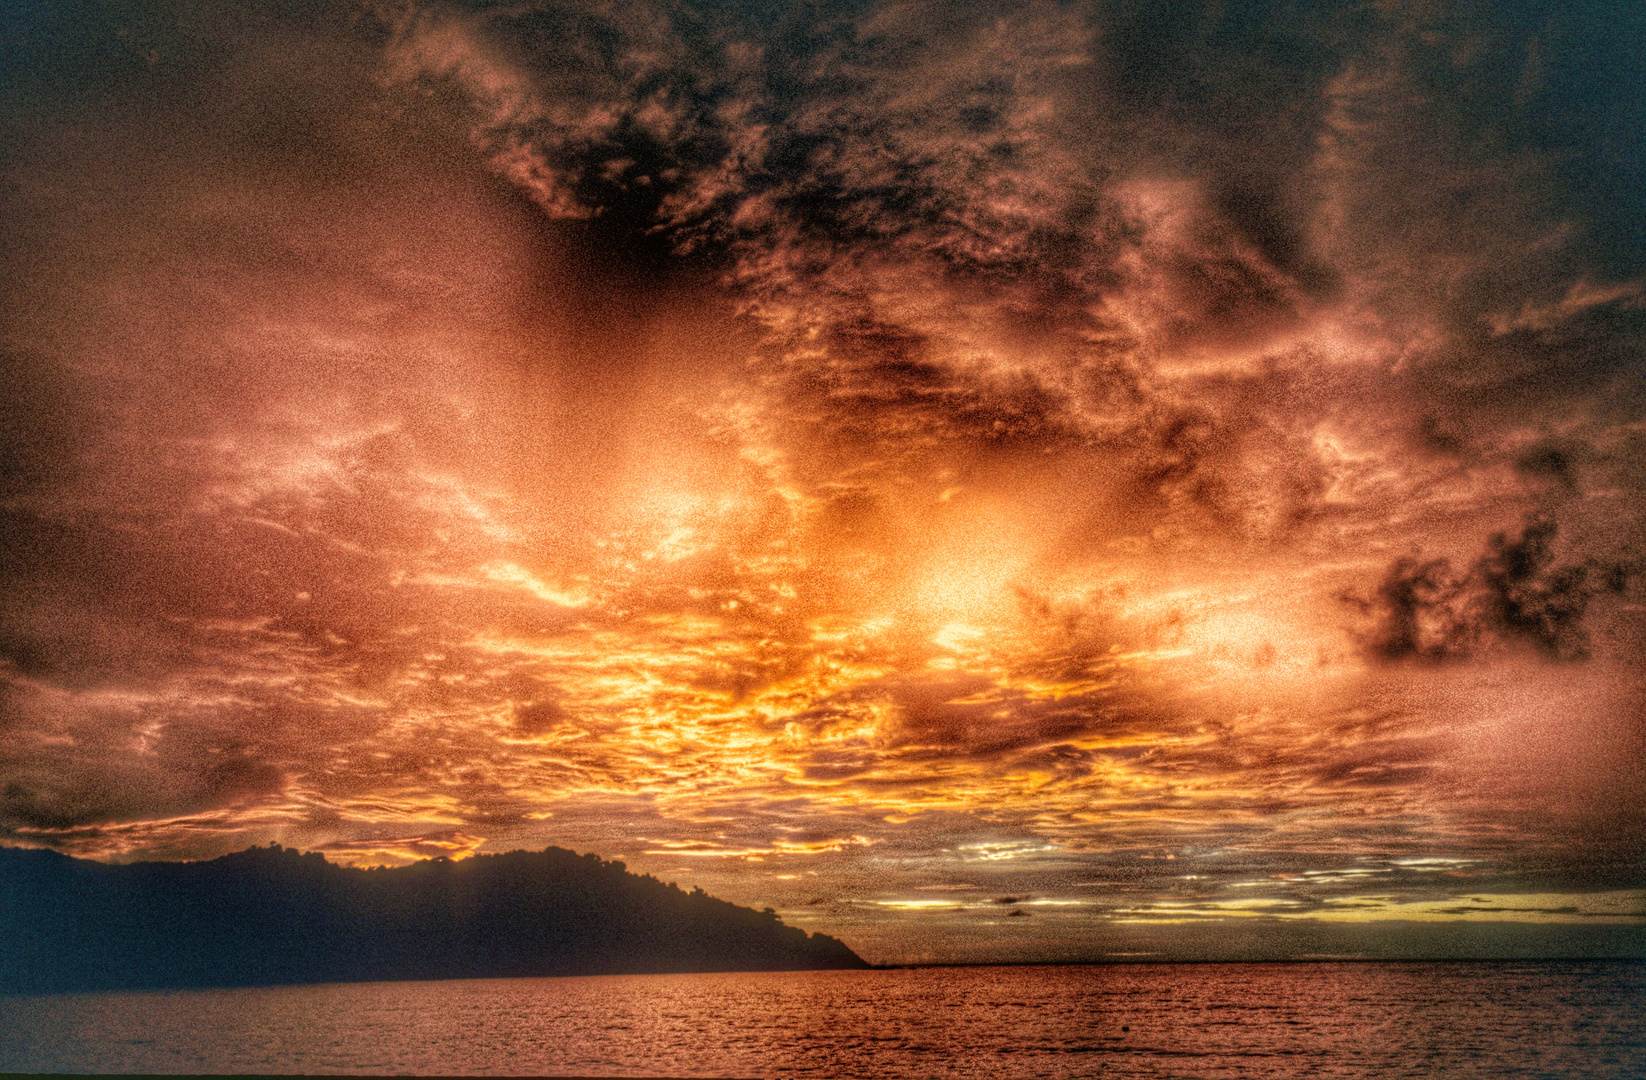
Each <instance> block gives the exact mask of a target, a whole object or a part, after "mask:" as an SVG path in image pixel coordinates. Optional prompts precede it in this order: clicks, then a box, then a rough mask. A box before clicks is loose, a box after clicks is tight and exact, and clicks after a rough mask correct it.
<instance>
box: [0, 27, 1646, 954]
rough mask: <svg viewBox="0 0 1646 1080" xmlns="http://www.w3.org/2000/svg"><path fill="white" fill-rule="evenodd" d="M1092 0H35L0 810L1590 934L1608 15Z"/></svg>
mask: <svg viewBox="0 0 1646 1080" xmlns="http://www.w3.org/2000/svg"><path fill="white" fill-rule="evenodd" d="M1127 11H1128V12H1130V14H1122V13H1119V12H1117V11H1111V10H1109V9H1108V8H1105V7H1101V6H1093V5H1083V4H1062V5H1054V4H1045V5H1011V6H1000V7H999V8H998V9H996V8H990V7H986V6H978V5H963V6H944V5H934V4H919V3H914V4H842V5H838V6H834V7H829V6H812V7H808V8H806V9H805V11H804V13H802V12H801V11H800V10H798V9H797V10H795V11H794V12H791V13H779V14H778V15H776V16H770V15H764V14H758V13H755V12H752V11H746V10H743V9H742V8H740V7H737V6H735V5H721V6H717V7H713V8H689V7H685V6H679V5H658V4H651V3H631V4H600V5H578V4H530V5H513V6H508V7H493V6H489V5H478V4H477V5H454V4H408V5H392V6H390V5H383V6H378V7H371V8H360V9H347V8H340V7H338V8H316V9H314V10H313V11H310V12H308V13H306V14H299V15H285V16H272V15H267V14H255V13H249V12H245V11H240V10H238V9H236V8H235V7H233V6H232V5H217V4H201V5H194V4H190V5H181V6H178V7H175V8H172V9H166V10H164V11H158V12H155V11H141V12H140V11H137V10H132V11H127V10H125V9H121V8H117V7H110V8H105V9H100V12H99V14H98V15H97V17H96V18H93V19H91V20H90V21H83V20H80V19H79V18H78V16H71V15H70V14H68V13H66V12H65V11H63V10H60V9H58V8H55V7H53V6H51V5H42V6H39V7H37V8H33V9H30V10H28V11H26V12H24V13H23V14H22V15H21V16H18V17H17V25H16V27H15V30H16V32H15V33H12V34H9V35H8V40H11V41H13V42H15V43H16V44H14V45H12V46H10V47H9V55H8V58H7V61H6V67H5V79H6V81H5V87H6V90H5V93H6V95H7V100H8V102H10V103H11V104H12V107H11V108H9V109H8V116H9V118H8V119H7V120H5V121H4V124H5V134H6V138H7V141H8V143H9V144H10V145H12V146H14V147H17V148H18V150H17V151H15V152H14V154H13V156H12V160H11V162H10V164H8V165H7V174H8V183H7V185H6V187H5V193H4V196H3V197H4V199H5V201H6V206H5V209H4V211H3V214H0V220H3V221H4V228H5V230H6V245H5V250H6V251H7V252H8V255H7V256H6V259H7V273H6V275H5V285H4V300H3V302H4V305H5V310H6V314H7V320H6V326H7V330H6V336H5V341H4V349H5V351H4V363H5V365H6V376H7V377H6V379H5V380H4V383H5V387H6V389H5V391H4V400H3V407H4V410H5V423H4V426H3V434H0V466H3V468H0V485H3V487H0V539H3V541H4V543H3V545H0V548H3V551H0V588H3V589H4V595H5V601H6V602H5V604H4V607H3V609H0V770H3V771H0V837H3V838H4V839H6V840H9V841H11V842H22V843H29V844H47V845H51V846H54V847H58V848H60V849H62V850H66V851H70V852H73V853H78V854H88V855H96V856H100V857H118V858H135V857H145V856H158V857H199V856H202V855H210V854H216V853H220V852H222V851H225V850H231V849H234V848H236V847H242V846H245V845H246V844H247V843H250V842H265V841H268V840H279V841H281V842H284V843H289V844H293V845H296V846H301V847H305V848H311V849H314V850H321V851H325V852H328V853H330V854H331V855H332V856H333V857H335V858H340V859H343V860H345V861H353V862H362V863H368V864H370V863H378V862H387V861H398V860H403V859H408V858H419V857H427V856H429V855H435V854H462V853H465V852H467V851H472V850H476V849H477V848H480V847H482V846H483V847H485V848H486V849H487V850H496V849H506V848H509V847H518V846H542V845H543V844H547V843H556V844H561V845H563V846H569V847H576V848H578V849H580V850H595V851H598V852H600V853H601V854H602V855H605V856H608V857H614V856H615V857H622V858H624V859H626V860H627V861H629V862H630V864H631V865H634V866H636V867H637V868H640V869H644V870H647V871H651V872H655V873H658V874H660V875H661V876H664V877H669V878H675V879H679V880H683V881H689V882H691V883H693V884H703V885H704V886H705V887H707V888H710V889H711V891H715V892H718V893H719V894H721V895H725V896H727V897H728V898H730V899H734V900H740V901H745V902H756V901H758V902H759V903H760V904H764V903H768V902H769V903H773V904H774V905H775V906H779V907H780V908H781V909H782V910H784V911H785V912H787V913H789V914H790V915H791V916H792V917H793V918H794V919H795V920H796V921H800V922H802V923H804V924H806V925H809V926H813V927H815V928H819V929H825V930H829V931H830V932H837V933H841V934H843V936H845V937H846V938H847V940H848V941H849V942H851V943H853V944H854V945H860V948H861V951H864V952H865V955H869V956H870V957H871V958H872V959H877V960H896V959H917V958H939V959H941V958H977V957H994V956H1052V955H1075V954H1079V955H1099V954H1101V953H1102V952H1103V951H1104V950H1105V949H1108V950H1110V951H1136V947H1137V946H1138V941H1139V940H1142V941H1143V943H1144V945H1147V946H1148V947H1149V948H1155V947H1160V948H1167V949H1168V951H1170V950H1172V949H1175V950H1177V952H1179V953H1186V954H1196V955H1202V954H1208V953H1210V952H1215V951H1216V948H1217V945H1216V943H1217V941H1218V940H1220V938H1219V935H1225V938H1224V940H1232V938H1228V937H1227V935H1231V934H1233V933H1234V931H1232V930H1230V927H1231V926H1232V925H1234V922H1237V921H1238V922H1240V923H1241V924H1242V925H1246V924H1252V925H1257V924H1261V926H1262V927H1264V930H1263V931H1262V934H1267V935H1269V936H1268V937H1267V938H1264V939H1263V940H1265V941H1268V942H1269V943H1270V944H1269V945H1264V946H1261V947H1258V946H1254V948H1259V951H1261V948H1272V949H1275V950H1279V951H1286V950H1287V949H1292V950H1293V951H1296V949H1297V948H1300V947H1301V946H1299V945H1298V944H1297V943H1298V942H1302V941H1304V940H1305V937H1307V935H1304V936H1301V937H1300V936H1299V935H1300V934H1303V931H1300V930H1296V929H1295V927H1296V926H1297V925H1298V924H1301V923H1305V922H1307V923H1309V925H1310V926H1311V927H1315V928H1316V929H1312V930H1310V931H1309V933H1315V932H1316V930H1318V926H1319V925H1323V924H1324V923H1328V922H1333V921H1343V920H1367V921H1370V920H1377V919H1397V920H1406V922H1407V923H1415V922H1421V921H1425V920H1431V919H1435V918H1448V919H1470V920H1481V919H1486V920H1490V921H1501V920H1508V921H1510V922H1516V921H1518V922H1520V923H1524V922H1535V921H1538V920H1552V921H1555V922H1561V923H1573V924H1606V925H1626V926H1627V925H1638V924H1639V923H1640V922H1641V921H1642V917H1643V914H1646V909H1643V908H1642V906H1641V904H1642V900H1641V888H1642V885H1643V883H1646V817H1643V815H1642V810H1641V807H1642V806H1646V766H1643V762H1646V728H1643V716H1646V711H1643V705H1646V698H1643V692H1646V687H1643V685H1642V676H1641V664H1640V660H1641V656H1642V646H1643V636H1642V633H1643V625H1642V610H1643V608H1642V601H1643V591H1646V590H1643V582H1642V569H1643V566H1646V563H1643V557H1646V543H1643V536H1642V525H1643V521H1642V515H1641V512H1640V509H1639V508H1640V507H1641V506H1643V505H1646V498H1643V496H1646V491H1643V487H1646V444H1643V438H1646V426H1643V425H1646V409H1643V400H1642V390H1643V383H1646V380H1643V367H1642V358H1641V355H1640V343H1641V340H1642V338H1641V330H1642V321H1643V320H1646V276H1643V273H1646V272H1643V268H1642V266H1641V264H1640V256H1639V252H1640V251H1642V250H1646V243H1643V242H1646V237H1643V236H1641V235H1640V233H1641V229H1642V226H1641V224H1640V222H1641V221H1643V220H1646V216H1642V215H1641V214H1640V213H1639V212H1638V211H1639V210H1640V208H1641V203H1642V197H1643V185H1642V176H1641V164H1640V162H1641V161H1642V160H1646V155H1642V154H1640V153H1639V152H1638V151H1639V150H1640V149H1641V146H1640V143H1641V133H1642V128H1643V125H1642V124H1641V121H1640V117H1639V115H1638V106H1637V105H1635V104H1634V100H1635V97H1636V96H1637V95H1636V94H1635V93H1634V91H1633V88H1634V87H1635V86H1636V85H1638V81H1637V76H1638V75H1639V74H1640V72H1639V56H1640V55H1641V53H1640V51H1639V50H1638V49H1635V48H1634V45H1637V44H1639V40H1640V32H1641V27H1640V25H1639V21H1640V20H1639V18H1638V17H1633V18H1634V21H1633V22H1628V21H1622V22H1614V21H1611V20H1613V19H1614V18H1616V19H1622V18H1623V16H1621V15H1611V14H1608V13H1607V12H1605V11H1603V10H1602V9H1599V8H1593V9H1590V8H1583V9H1575V10H1574V9H1569V8H1560V9H1558V10H1557V9H1556V8H1553V7H1551V8H1549V9H1548V11H1546V12H1524V11H1523V12H1521V13H1520V14H1518V15H1517V16H1516V17H1514V18H1512V19H1511V18H1509V17H1507V16H1499V15H1493V14H1489V13H1484V12H1478V11H1475V10H1473V9H1471V8H1463V7H1459V8H1433V7H1426V6H1421V5H1410V6H1407V5H1398V4H1389V5H1380V6H1376V7H1371V8H1367V9H1365V10H1357V11H1345V10H1342V9H1340V7H1339V6H1336V5H1327V6H1322V7H1321V8H1319V9H1311V8H1294V7H1284V8H1282V7H1280V6H1276V7H1274V8H1269V7H1266V6H1263V5H1240V6H1232V7H1229V8H1227V9H1224V8H1219V7H1213V6H1207V7H1206V8H1205V9H1203V10H1198V11H1193V12H1186V11H1183V10H1179V9H1177V8H1172V9H1170V10H1168V9H1167V8H1166V7H1165V6H1162V7H1160V8H1159V9H1158V10H1156V9H1153V8H1150V7H1149V6H1147V5H1144V6H1141V7H1139V6H1137V5H1128V6H1127ZM1471 897H1472V898H1474V899H1470V898H1471ZM1002 898H1004V899H1006V900H1012V901H1014V902H1013V903H997V902H996V901H1000V900H1002ZM1528 898H1531V899H1528ZM1012 911H1016V912H1020V913H1021V914H1020V915H1018V916H1009V914H1008V913H1009V912H1012ZM1511 915H1514V916H1517V918H1515V919H1511V918H1509V916H1511ZM1008 919H1009V921H1008ZM1253 920H1255V923H1254V922H1253ZM1138 927H1144V928H1149V927H1153V928H1155V929H1152V930H1148V931H1147V933H1150V934H1152V933H1156V932H1159V933H1162V934H1166V933H1168V932H1169V933H1170V934H1179V935H1181V936H1180V937H1176V938H1172V939H1171V940H1172V941H1173V942H1175V944H1171V945H1169V946H1162V945H1160V944H1159V942H1158V941H1155V940H1154V939H1153V938H1147V939H1137V938H1136V935H1137V934H1139V933H1144V931H1143V930H1139V929H1137V928H1138ZM1162 928H1175V929H1169V930H1168V929H1162ZM1242 932H1245V931H1242ZM1322 932H1323V931H1322ZM1129 935H1130V936H1129ZM1259 936H1260V937H1261V936H1262V935H1261V934H1260V935H1259ZM1308 940H1309V941H1313V940H1314V939H1312V938H1309V939H1308ZM1287 943H1291V944H1287ZM1316 944H1318V943H1316ZM1323 949H1324V946H1322V947H1321V949H1317V950H1315V951H1322V950H1323ZM1325 951H1330V950H1325Z"/></svg>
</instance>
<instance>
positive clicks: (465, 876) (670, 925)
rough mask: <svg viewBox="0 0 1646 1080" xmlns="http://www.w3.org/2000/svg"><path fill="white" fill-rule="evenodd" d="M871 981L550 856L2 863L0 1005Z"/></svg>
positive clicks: (770, 934) (804, 947) (726, 916)
mask: <svg viewBox="0 0 1646 1080" xmlns="http://www.w3.org/2000/svg"><path fill="white" fill-rule="evenodd" d="M868 966H869V965H868V964H867V963H865V962H864V961H863V960H862V958H860V957H859V956H858V955H857V954H856V953H854V952H852V951H851V949H849V948H847V947H846V945H845V944H844V943H843V942H841V941H839V940H838V939H836V938H832V937H828V936H826V935H823V934H807V933H806V932H805V931H804V930H800V929H797V928H795V927H792V926H785V925H784V924H783V922H782V921H781V920H780V919H779V918H778V917H777V916H776V915H775V914H774V913H773V912H772V911H771V909H769V908H768V909H766V910H765V911H754V910H752V909H750V908H745V907H738V906H737V905H735V904H729V903H727V902H726V901H724V900H717V899H715V898H714V897H712V896H710V895H708V894H707V893H705V892H703V891H701V890H693V891H692V892H684V891H682V890H681V889H680V888H679V887H678V886H675V885H666V884H664V883H663V882H661V881H658V880H657V879H656V878H653V877H650V876H645V877H642V876H639V875H636V874H631V873H629V872H628V871H627V870H626V869H624V866H623V864H622V863H620V862H602V861H601V860H600V859H599V858H597V857H596V856H593V855H577V854H575V853H573V852H570V851H565V850H562V849H560V848H552V847H551V848H548V849H546V850H544V851H542V852H527V851H514V852H509V853H508V854H505V855H478V856H475V857H473V858H470V859H465V860H463V861H461V862H452V861H449V860H446V859H435V860H431V861H429V862H421V863H415V864H413V865H411V866H405V867H399V868H395V869H372V870H364V869H353V868H348V867H342V866H336V865H333V864H332V863H329V862H327V861H326V860H325V859H324V858H323V857H322V856H320V855H318V854H307V855H305V854H301V853H299V852H297V851H295V850H292V849H289V848H282V847H279V846H270V847H266V848H251V849H249V850H246V851H242V852H239V853H238V854H234V855H225V856H223V857H222V858H220V859H213V860H211V861H209V862H194V863H169V862H149V863H134V864H131V865H128V866H111V865H107V864H104V863H98V862H92V861H88V860H84V859H74V858H70V857H68V856H66V855H60V854H57V853H56V852H51V851H33V850H21V849H15V848H0V992H10V993H50V992H56V991H66V990H112V989H136V988H164V987H203V986H271V985H278V984H283V983H314V982H357V981H378V980H395V979H464V978H492V977H505V976H530V975H615V974H640V973H663V972H690V971H793V970H806V969H816V968H866V967H868Z"/></svg>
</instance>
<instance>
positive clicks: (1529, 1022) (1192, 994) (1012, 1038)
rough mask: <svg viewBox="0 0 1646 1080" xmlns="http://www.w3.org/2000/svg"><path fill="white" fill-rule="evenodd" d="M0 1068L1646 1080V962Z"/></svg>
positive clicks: (431, 1006)
mask: <svg viewBox="0 0 1646 1080" xmlns="http://www.w3.org/2000/svg"><path fill="white" fill-rule="evenodd" d="M0 1071H10V1072H144V1073H165V1072H209V1073H224V1072H239V1073H437V1074H453V1073H492V1074H533V1073H535V1074H549V1075H556V1074H559V1075H584V1076H749V1077H757V1076H813V1075H815V1076H911V1077H927V1076H930V1077H945V1076H1051V1077H1060V1076H1102V1077H1168V1076H1169V1077H1216V1076H1230V1077H1233V1076H1239V1077H1293V1076H1315V1077H1332V1076H1377V1077H1396V1076H1421V1077H1483V1078H1484V1077H1490V1078H1493V1080H1498V1078H1503V1077H1583V1078H1590V1077H1646V965H1642V964H1628V963H1570V964H1542V963H1527V964H1513V963H1505V964H1359V963H1334V964H1228V965H1212V964H1158V965H1156V964H1148V965H1145V964H1137V965H1114V966H1103V967H1097V966H1094V967H1022V968H933V969H925V970H908V971H849V972H848V971H828V972H791V973H773V974H739V975H637V976H604V977H595V978H578V979H475V980H464V981H454V982H423V983H358V984H333V985H326V986H292V987H276V988H272V989H247V990H187V991H153V992H143V993H109V994H61V995H52V996H43V997H0Z"/></svg>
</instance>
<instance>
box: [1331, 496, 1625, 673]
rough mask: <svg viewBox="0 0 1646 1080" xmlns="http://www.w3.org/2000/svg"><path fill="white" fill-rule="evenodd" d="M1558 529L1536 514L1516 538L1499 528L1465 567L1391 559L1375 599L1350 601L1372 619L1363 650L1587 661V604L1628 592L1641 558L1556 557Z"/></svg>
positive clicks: (1427, 656)
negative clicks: (1519, 650)
mask: <svg viewBox="0 0 1646 1080" xmlns="http://www.w3.org/2000/svg"><path fill="white" fill-rule="evenodd" d="M1559 532H1560V529H1559V526H1558V525H1557V524H1556V522H1555V521H1554V520H1553V519H1550V518H1546V517H1534V518H1532V519H1530V520H1528V521H1527V522H1526V524H1525V526H1524V527H1523V528H1522V530H1521V532H1520V535H1519V536H1516V537H1512V538H1511V537H1510V536H1509V535H1507V534H1505V533H1495V534H1493V535H1492V537H1491V538H1490V539H1489V540H1488V542H1487V545H1486V551H1485V553H1484V554H1482V555H1481V556H1480V558H1479V559H1478V560H1476V562H1475V563H1474V565H1473V566H1471V567H1470V568H1469V569H1468V570H1467V571H1463V572H1459V571H1455V570H1453V568H1452V565H1451V563H1450V562H1449V561H1448V560H1446V559H1433V560H1429V561H1420V560H1418V559H1414V558H1401V559H1397V560H1396V561H1395V562H1394V563H1392V564H1391V565H1390V566H1389V569H1388V572H1387V573H1386V574H1385V576H1384V579H1383V581H1382V582H1381V583H1380V584H1379V586H1378V588H1377V591H1376V593H1375V594H1374V595H1373V596H1372V597H1370V598H1366V597H1351V598H1350V599H1351V602H1353V603H1354V604H1355V605H1356V606H1358V607H1359V608H1360V609H1361V610H1363V611H1364V612H1366V613H1367V614H1368V615H1369V616H1370V617H1371V618H1372V620H1373V626H1372V628H1371V629H1370V630H1369V631H1368V632H1367V636H1366V643H1367V646H1368V648H1369V649H1371V650H1372V651H1373V652H1374V653H1375V654H1376V655H1378V656H1380V657H1383V658H1386V659H1390V660H1403V659H1410V658H1415V659H1420V660H1448V659H1458V658H1462V657H1467V656H1470V655H1471V654H1473V653H1475V652H1477V651H1480V650H1483V649H1487V650H1489V649H1491V648H1492V647H1493V646H1494V645H1497V644H1511V645H1512V644H1518V643H1524V644H1527V645H1530V646H1531V647H1532V648H1533V649H1535V650H1536V651H1537V652H1539V653H1541V654H1542V655H1544V656H1547V657H1549V658H1550V659H1553V660H1576V659H1582V658H1584V657H1585V656H1587V655H1588V651H1589V636H1588V632H1587V630H1586V629H1585V626H1584V616H1585V614H1586V613H1587V611H1588V608H1589V605H1590V603H1591V602H1592V601H1594V599H1595V598H1596V597H1598V596H1603V595H1607V594H1611V595H1621V594H1624V593H1625V592H1627V591H1628V590H1629V589H1630V586H1631V583H1632V582H1633V581H1635V580H1636V579H1638V578H1639V577H1640V575H1641V573H1642V570H1643V564H1642V562H1641V561H1640V560H1639V559H1632V560H1627V561H1617V562H1600V561H1597V560H1594V559H1589V560H1585V561H1583V562H1561V561H1560V558H1559V554H1558V552H1557V548H1556V541H1557V538H1558V536H1559Z"/></svg>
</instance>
